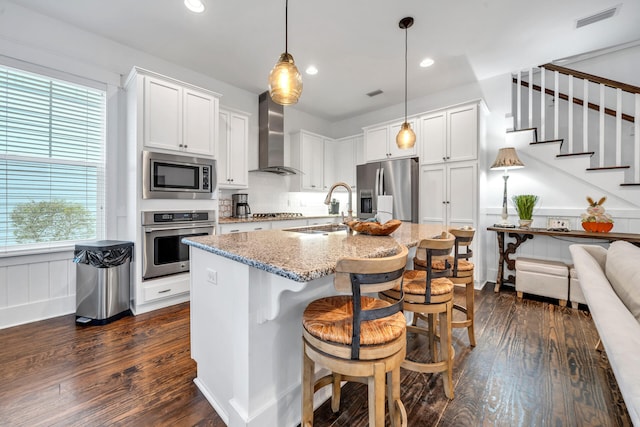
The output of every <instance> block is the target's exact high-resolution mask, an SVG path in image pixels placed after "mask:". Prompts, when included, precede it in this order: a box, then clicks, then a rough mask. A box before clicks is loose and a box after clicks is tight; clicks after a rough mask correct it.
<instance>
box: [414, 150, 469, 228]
mask: <svg viewBox="0 0 640 427" xmlns="http://www.w3.org/2000/svg"><path fill="white" fill-rule="evenodd" d="M477 206H478V163H477V162H476V161H472V162H455V163H446V164H437V165H428V166H422V167H421V168H420V223H421V224H438V225H445V226H448V227H459V226H464V225H473V226H474V227H476V226H477V219H478V213H477Z"/></svg>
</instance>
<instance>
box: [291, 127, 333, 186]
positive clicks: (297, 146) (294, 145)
mask: <svg viewBox="0 0 640 427" xmlns="http://www.w3.org/2000/svg"><path fill="white" fill-rule="evenodd" d="M328 139H329V138H326V137H324V136H322V135H318V134H315V133H311V132H307V131H304V130H301V131H299V132H296V133H293V134H292V135H291V165H292V166H293V167H294V168H296V169H299V170H300V171H302V173H301V174H296V175H294V176H292V177H291V191H324V144H325V140H328Z"/></svg>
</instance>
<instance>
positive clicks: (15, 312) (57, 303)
mask: <svg viewBox="0 0 640 427" xmlns="http://www.w3.org/2000/svg"><path fill="white" fill-rule="evenodd" d="M75 283H76V265H75V264H74V262H73V250H71V251H68V250H65V251H62V252H53V253H46V254H38V255H21V256H10V257H4V258H0V329H1V328H7V327H10V326H15V325H20V324H24V323H29V322H35V321H38V320H43V319H49V318H51V317H56V316H61V315H64V314H69V313H74V312H75V311H76V289H75Z"/></svg>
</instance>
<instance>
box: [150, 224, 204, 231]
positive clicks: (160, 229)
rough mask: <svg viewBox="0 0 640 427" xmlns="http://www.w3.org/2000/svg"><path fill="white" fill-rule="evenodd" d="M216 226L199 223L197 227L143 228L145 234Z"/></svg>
mask: <svg viewBox="0 0 640 427" xmlns="http://www.w3.org/2000/svg"><path fill="white" fill-rule="evenodd" d="M215 226H216V224H215V223H199V224H198V225H193V226H191V227H175V226H172V227H158V228H152V227H144V226H143V228H144V232H145V233H154V232H156V231H168V230H197V229H199V228H211V227H214V228H215Z"/></svg>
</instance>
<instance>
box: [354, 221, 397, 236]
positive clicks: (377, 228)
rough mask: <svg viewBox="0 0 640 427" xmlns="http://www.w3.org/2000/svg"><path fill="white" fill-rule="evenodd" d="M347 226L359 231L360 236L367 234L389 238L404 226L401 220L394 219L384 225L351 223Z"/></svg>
mask: <svg viewBox="0 0 640 427" xmlns="http://www.w3.org/2000/svg"><path fill="white" fill-rule="evenodd" d="M347 225H348V226H349V228H350V229H352V230H353V231H357V232H358V233H360V234H367V235H370V236H388V235H389V234H391V233H393V232H394V231H396V230H397V229H398V227H400V225H402V221H400V220H399V219H392V220H389V221H387V222H385V223H384V224H380V223H379V222H371V221H350V222H348V223H347Z"/></svg>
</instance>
